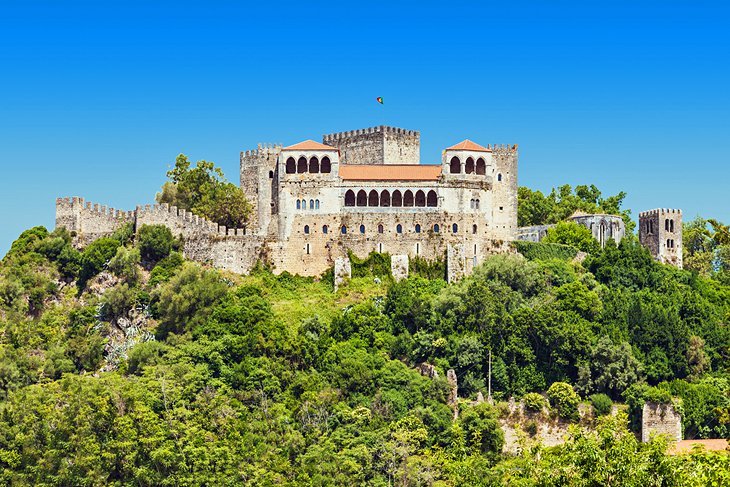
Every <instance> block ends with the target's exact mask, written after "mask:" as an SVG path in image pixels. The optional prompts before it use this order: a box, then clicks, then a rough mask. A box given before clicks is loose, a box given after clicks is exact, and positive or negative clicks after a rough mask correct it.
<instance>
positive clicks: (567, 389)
mask: <svg viewBox="0 0 730 487" xmlns="http://www.w3.org/2000/svg"><path fill="white" fill-rule="evenodd" d="M547 396H548V399H549V400H550V405H551V406H552V407H553V408H555V410H556V411H557V412H558V414H559V415H560V417H561V418H564V419H569V420H571V421H574V420H577V419H578V404H579V403H580V397H579V396H578V394H576V392H575V391H574V390H573V387H572V386H571V385H570V384H567V383H565V382H553V384H552V385H551V386H550V387H549V388H548V390H547Z"/></svg>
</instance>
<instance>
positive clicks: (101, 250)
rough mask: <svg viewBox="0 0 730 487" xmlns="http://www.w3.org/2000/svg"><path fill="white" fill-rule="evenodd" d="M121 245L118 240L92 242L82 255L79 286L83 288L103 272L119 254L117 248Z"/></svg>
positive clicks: (101, 239)
mask: <svg viewBox="0 0 730 487" xmlns="http://www.w3.org/2000/svg"><path fill="white" fill-rule="evenodd" d="M120 245H121V244H120V243H119V241H118V240H115V239H113V238H106V237H105V238H100V239H97V240H94V241H93V242H91V243H90V244H89V245H88V246H87V247H86V248H85V249H84V251H83V252H82V253H81V272H80V273H79V281H80V282H79V284H80V285H82V286H83V285H84V284H86V281H88V280H89V279H91V278H92V277H94V276H95V275H97V274H98V273H99V272H101V271H102V270H103V269H104V267H105V266H106V265H107V263H108V262H109V260H111V258H112V257H114V255H115V254H116V253H117V247H119V246H120Z"/></svg>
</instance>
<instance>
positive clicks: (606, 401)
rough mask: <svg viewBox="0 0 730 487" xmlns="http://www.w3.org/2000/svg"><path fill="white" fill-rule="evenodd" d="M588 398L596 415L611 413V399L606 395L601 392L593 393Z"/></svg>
mask: <svg viewBox="0 0 730 487" xmlns="http://www.w3.org/2000/svg"><path fill="white" fill-rule="evenodd" d="M589 399H590V400H591V405H592V406H593V411H595V413H596V415H597V416H605V415H607V414H610V413H611V409H612V408H613V401H612V400H611V398H610V397H608V395H606V394H603V393H599V394H593V395H591V397H590V398H589Z"/></svg>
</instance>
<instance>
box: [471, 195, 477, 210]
mask: <svg viewBox="0 0 730 487" xmlns="http://www.w3.org/2000/svg"><path fill="white" fill-rule="evenodd" d="M469 208H471V209H472V210H473V209H474V208H476V207H475V206H474V198H472V199H470V200H469Z"/></svg>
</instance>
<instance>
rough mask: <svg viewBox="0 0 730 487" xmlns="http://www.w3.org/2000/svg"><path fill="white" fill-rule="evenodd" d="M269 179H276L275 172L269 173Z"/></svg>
mask: <svg viewBox="0 0 730 487" xmlns="http://www.w3.org/2000/svg"><path fill="white" fill-rule="evenodd" d="M269 179H274V171H269Z"/></svg>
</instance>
